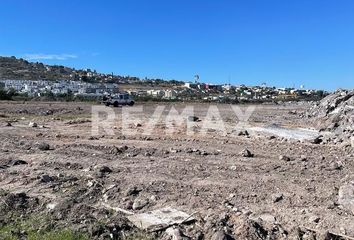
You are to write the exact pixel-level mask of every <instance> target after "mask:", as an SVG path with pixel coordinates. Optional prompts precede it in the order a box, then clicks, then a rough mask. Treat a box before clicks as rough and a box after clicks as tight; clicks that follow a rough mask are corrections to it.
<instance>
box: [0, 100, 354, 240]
mask: <svg viewBox="0 0 354 240" xmlns="http://www.w3.org/2000/svg"><path fill="white" fill-rule="evenodd" d="M164 106H165V108H166V111H165V112H164V114H167V113H168V111H169V110H170V109H171V107H172V106H173V107H174V108H176V109H177V110H178V111H182V110H183V109H184V107H185V105H184V104H174V105H172V104H171V105H164ZM155 107H156V105H155V104H144V105H143V109H144V111H143V113H141V117H142V119H143V120H142V121H141V122H140V123H139V125H135V126H131V128H132V131H133V130H134V131H138V133H139V134H137V135H133V136H127V135H123V134H122V132H121V128H122V122H121V119H118V120H117V121H116V123H115V126H116V127H115V135H112V136H111V135H107V134H106V133H104V132H102V135H99V136H94V137H93V136H91V121H90V119H91V104H88V103H42V102H28V103H19V102H0V124H1V126H0V210H1V212H2V214H0V226H4V225H6V224H11V222H12V221H14V219H15V217H21V218H26V217H30V216H45V218H46V219H48V220H47V221H46V223H45V224H44V226H41V227H42V228H46V227H48V225H52V226H54V227H57V228H70V229H74V230H75V231H78V232H81V233H85V234H88V235H89V236H90V238H92V239H106V238H107V239H110V238H112V237H113V238H119V237H124V236H126V235H129V234H131V233H135V232H140V230H139V229H138V227H137V226H133V224H132V223H130V222H129V221H128V220H127V219H126V214H125V213H123V212H120V211H118V212H116V211H113V210H112V208H120V209H123V210H127V211H130V212H132V213H142V212H146V211H149V210H154V209H158V208H164V207H172V208H176V209H178V210H181V211H184V212H186V213H188V214H193V217H194V218H196V221H195V222H193V223H189V224H182V225H180V226H178V228H179V229H180V230H181V231H182V232H183V234H184V235H186V236H188V237H189V238H191V239H227V238H216V237H217V235H218V233H219V231H222V232H224V234H225V235H224V236H227V237H230V239H232V238H235V239H325V238H324V237H323V236H325V235H326V232H327V231H329V232H331V233H335V234H338V235H343V236H344V235H345V236H351V237H354V216H353V213H352V212H350V211H348V210H347V209H345V208H343V207H342V206H341V205H340V204H338V190H339V188H340V187H341V186H342V185H343V184H345V183H348V182H350V181H352V180H354V177H353V176H354V175H353V173H354V151H353V148H352V147H348V146H342V145H340V144H339V145H338V144H337V145H332V144H313V143H310V142H308V141H298V140H291V139H284V138H281V137H277V136H273V137H270V136H267V135H262V134H261V133H250V135H249V136H238V135H237V134H233V131H232V129H233V128H234V127H236V126H237V123H238V119H237V117H236V115H235V114H234V112H233V111H232V110H231V109H230V106H229V105H217V107H218V109H219V111H220V114H221V117H222V119H223V121H224V122H225V123H226V124H227V125H228V126H229V127H230V128H229V129H228V130H227V133H226V134H225V133H220V132H218V131H210V132H209V133H208V134H207V135H206V136H200V135H198V134H196V135H193V136H187V135H186V133H185V129H184V127H183V126H181V127H177V131H176V132H175V133H174V134H173V135H167V134H164V132H165V126H164V125H163V124H158V125H157V127H156V128H155V129H154V131H153V132H152V134H151V135H149V136H145V135H143V134H142V132H143V131H144V127H145V126H146V125H147V122H146V121H147V120H148V119H149V118H150V116H151V115H152V114H153V112H154V110H155ZM208 107H209V105H208V104H195V105H194V109H195V116H197V117H199V118H200V119H201V121H200V122H196V123H195V127H196V128H199V127H200V126H202V125H203V118H204V117H205V115H206V112H207V110H208ZM246 107H247V106H242V108H243V109H246ZM307 108H308V105H307V104H295V103H294V104H287V105H259V106H257V109H256V111H255V112H254V114H253V115H252V116H251V118H250V119H249V124H250V125H251V126H253V127H257V126H267V125H271V124H277V125H281V126H283V127H289V128H310V127H311V125H309V122H308V121H307V120H306V119H305V118H303V117H302V116H303V114H302V113H304V112H305V111H306V110H307ZM115 111H116V113H117V116H120V113H121V111H122V109H121V108H117V109H115ZM7 122H10V123H11V125H12V126H7V124H6V123H7ZM30 122H35V123H37V124H38V127H30V126H29V123H30ZM43 144H48V145H49V150H48V149H46V148H45V146H43ZM43 147H44V148H43ZM244 149H248V150H249V151H250V152H251V153H252V154H253V155H254V156H253V157H243V156H242V155H240V154H239V153H240V152H241V151H242V150H244ZM280 156H287V157H288V158H284V157H280ZM284 159H285V160H284ZM16 160H22V161H25V163H22V162H18V161H16ZM26 163H27V164H26ZM107 206H110V207H111V208H110V207H107ZM327 235H328V233H327ZM151 236H152V237H153V238H156V239H162V238H166V239H168V236H167V235H166V233H165V232H164V230H161V231H157V232H154V233H151ZM203 236H204V238H203ZM231 237H232V238H231ZM311 237H313V238H311ZM322 237H323V238H322ZM0 238H1V236H0ZM343 239H345V238H343Z"/></svg>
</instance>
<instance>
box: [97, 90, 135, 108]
mask: <svg viewBox="0 0 354 240" xmlns="http://www.w3.org/2000/svg"><path fill="white" fill-rule="evenodd" d="M103 103H104V104H105V105H106V106H110V105H112V106H114V107H118V106H123V105H128V106H133V105H134V103H135V102H134V99H133V98H132V97H131V96H130V95H129V94H128V93H119V94H116V95H113V96H104V97H103Z"/></svg>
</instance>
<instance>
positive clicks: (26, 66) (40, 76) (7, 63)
mask: <svg viewBox="0 0 354 240" xmlns="http://www.w3.org/2000/svg"><path fill="white" fill-rule="evenodd" d="M0 79H1V80H5V79H13V80H56V79H72V80H74V79H75V70H74V69H73V68H69V67H64V66H49V65H45V64H43V63H33V62H28V61H26V60H24V59H17V58H15V57H0Z"/></svg>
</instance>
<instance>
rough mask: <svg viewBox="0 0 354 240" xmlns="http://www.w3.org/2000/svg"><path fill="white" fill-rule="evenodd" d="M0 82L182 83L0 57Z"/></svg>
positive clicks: (153, 84)
mask: <svg viewBox="0 0 354 240" xmlns="http://www.w3.org/2000/svg"><path fill="white" fill-rule="evenodd" d="M0 80H48V81H55V80H74V81H84V82H102V83H124V84H135V85H136V84H138V85H142V86H156V85H158V86H170V85H183V84H184V82H182V81H176V80H169V81H167V80H163V79H148V78H145V79H140V78H138V77H132V76H120V75H113V74H104V73H97V72H96V71H95V70H90V69H86V70H78V69H75V68H70V67H65V66H61V65H46V64H43V63H39V62H29V61H26V60H24V59H22V58H16V57H1V56H0Z"/></svg>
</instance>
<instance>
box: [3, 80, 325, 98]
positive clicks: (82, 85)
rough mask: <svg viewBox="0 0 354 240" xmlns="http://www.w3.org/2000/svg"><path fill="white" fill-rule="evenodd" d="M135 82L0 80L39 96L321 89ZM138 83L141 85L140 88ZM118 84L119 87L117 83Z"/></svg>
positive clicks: (283, 94) (265, 94)
mask: <svg viewBox="0 0 354 240" xmlns="http://www.w3.org/2000/svg"><path fill="white" fill-rule="evenodd" d="M143 83H144V81H141V82H140V84H137V82H136V81H132V82H129V81H128V82H124V83H122V84H118V83H88V82H84V81H73V80H58V81H46V80H38V81H35V80H0V85H2V86H3V88H4V90H7V91H10V90H13V91H16V92H17V93H20V94H26V95H27V96H29V97H40V96H41V95H43V94H45V93H52V94H54V95H56V94H72V95H74V96H81V97H87V98H99V97H103V96H105V95H114V94H117V93H119V92H127V93H129V94H131V95H132V96H134V97H138V98H144V97H149V98H151V99H156V100H158V99H161V100H205V101H223V100H225V99H228V100H240V101H257V100H259V101H262V100H263V101H264V100H294V99H309V98H316V97H322V96H323V95H324V94H325V92H323V91H320V90H308V89H304V88H300V89H296V88H276V87H268V86H266V85H262V86H253V87H251V86H245V85H239V86H235V85H231V84H222V85H219V84H206V83H198V82H185V83H184V84H172V85H171V86H163V87H161V86H160V85H156V86H157V87H156V88H153V87H151V88H149V85H148V84H146V85H145V84H143ZM141 85H142V86H143V88H144V89H142V87H141ZM121 86H122V87H121Z"/></svg>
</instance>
